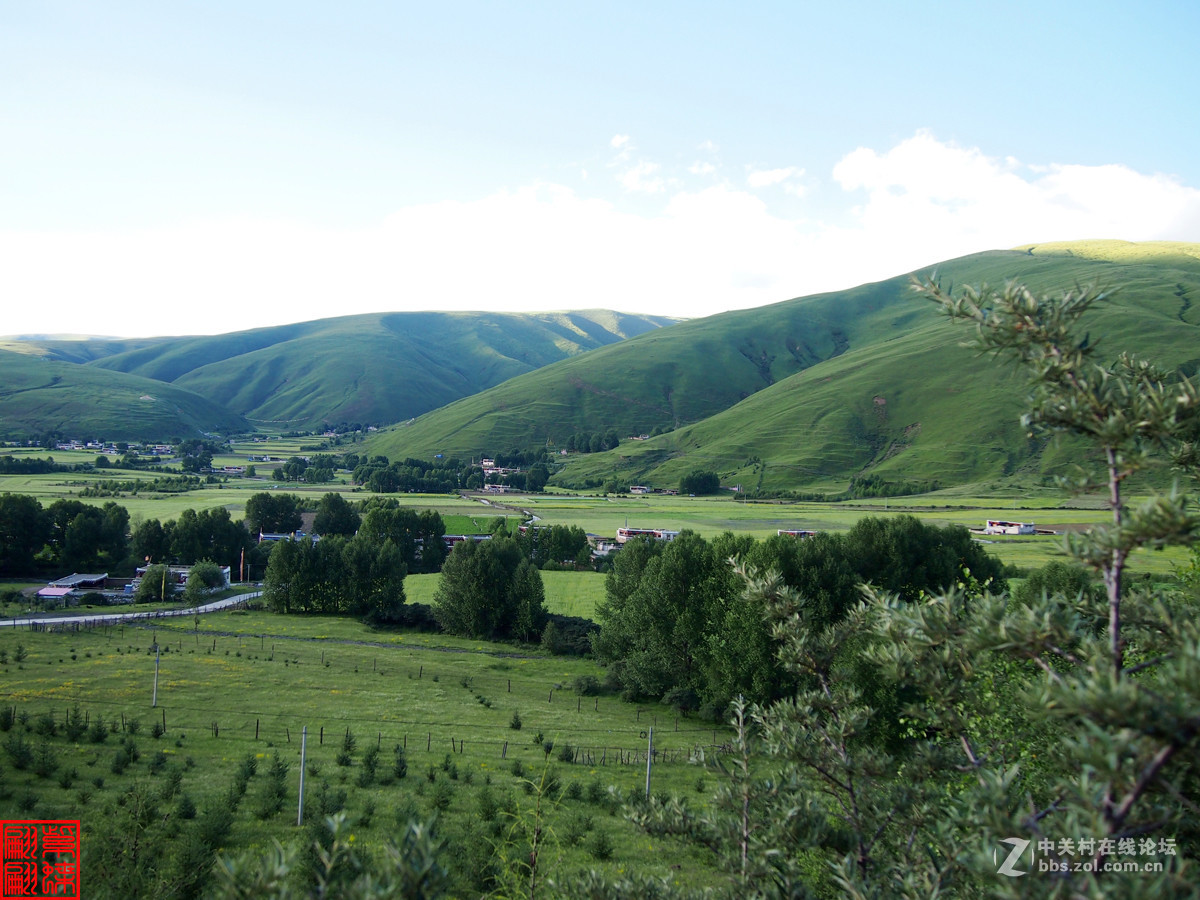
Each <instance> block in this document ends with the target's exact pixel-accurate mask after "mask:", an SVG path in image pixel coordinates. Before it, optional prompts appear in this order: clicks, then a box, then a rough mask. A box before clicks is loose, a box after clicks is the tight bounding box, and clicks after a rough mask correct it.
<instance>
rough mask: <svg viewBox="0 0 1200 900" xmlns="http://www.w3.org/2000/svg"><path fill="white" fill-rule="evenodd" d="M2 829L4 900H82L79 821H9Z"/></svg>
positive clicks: (0, 856)
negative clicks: (80, 888) (80, 891)
mask: <svg viewBox="0 0 1200 900" xmlns="http://www.w3.org/2000/svg"><path fill="white" fill-rule="evenodd" d="M0 829H2V830H3V846H2V847H0V864H2V865H3V870H4V871H3V884H2V885H0V900H30V898H33V900H48V898H60V900H61V898H67V900H79V822H78V821H76V820H73V819H28V820H24V821H20V820H11V819H6V820H4V821H2V822H0Z"/></svg>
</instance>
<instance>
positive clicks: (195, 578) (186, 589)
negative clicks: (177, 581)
mask: <svg viewBox="0 0 1200 900" xmlns="http://www.w3.org/2000/svg"><path fill="white" fill-rule="evenodd" d="M223 587H225V573H224V572H222V571H221V567H220V566H218V565H217V564H216V563H215V562H213V561H212V560H208V559H206V560H201V561H200V562H198V563H196V564H195V565H194V566H192V567H191V569H189V570H188V577H187V582H186V583H185V584H184V586H183V599H184V602H186V603H191V604H199V603H203V602H204V599H205V598H206V597H207V596H208V594H209V593H210V592H211V591H215V590H218V589H220V588H223Z"/></svg>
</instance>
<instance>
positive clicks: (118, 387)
mask: <svg viewBox="0 0 1200 900" xmlns="http://www.w3.org/2000/svg"><path fill="white" fill-rule="evenodd" d="M250 429H251V426H250V424H249V423H248V422H247V421H246V420H245V419H244V418H242V417H241V416H239V415H237V414H236V413H231V412H230V411H229V410H227V409H225V408H224V407H222V406H220V405H218V404H216V403H213V402H212V401H210V400H207V399H205V398H204V397H201V396H199V395H197V394H194V393H192V392H190V391H186V390H183V389H181V388H178V387H175V386H173V385H169V384H163V383H162V382H159V381H152V380H151V379H149V378H140V377H138V376H136V375H126V374H124V373H121V372H105V371H102V370H100V369H94V368H92V367H90V366H81V365H77V364H75V363H69V362H61V361H58V360H54V359H47V358H44V357H39V356H34V355H30V354H27V353H12V352H10V351H7V350H0V434H2V435H3V436H4V437H5V438H7V439H19V438H31V437H36V436H38V435H41V434H44V433H45V432H47V431H49V430H60V431H62V432H63V433H64V434H67V435H70V436H73V437H94V438H103V439H107V440H161V439H165V438H170V437H181V438H188V437H198V436H199V435H200V434H201V433H202V432H224V433H229V432H240V431H248V430H250Z"/></svg>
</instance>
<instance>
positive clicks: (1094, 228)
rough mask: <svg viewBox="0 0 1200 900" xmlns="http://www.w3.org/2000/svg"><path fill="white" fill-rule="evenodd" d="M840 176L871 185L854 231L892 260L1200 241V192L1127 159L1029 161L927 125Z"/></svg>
mask: <svg viewBox="0 0 1200 900" xmlns="http://www.w3.org/2000/svg"><path fill="white" fill-rule="evenodd" d="M833 175H834V178H835V180H836V181H837V182H838V183H839V184H841V186H842V187H843V188H845V189H846V190H848V191H854V192H863V193H865V199H864V202H862V203H861V205H859V206H857V207H855V209H854V214H853V219H854V221H855V222H856V227H855V228H854V229H853V230H854V231H856V232H857V233H860V234H862V235H863V236H864V237H866V238H867V239H868V240H871V241H873V242H877V243H878V245H879V246H880V248H881V251H882V253H883V255H884V257H885V258H887V259H896V260H899V259H901V258H902V259H912V258H914V257H915V256H916V254H918V253H921V252H923V254H924V255H925V256H926V257H927V261H929V262H933V261H935V260H938V259H944V258H948V257H951V256H957V255H962V254H966V253H972V252H975V251H978V250H983V249H992V248H997V247H1011V246H1015V245H1018V244H1025V243H1034V242H1043V241H1053V240H1074V239H1084V238H1106V237H1111V238H1119V239H1123V240H1133V241H1139V240H1200V191H1197V190H1196V189H1195V188H1191V187H1187V186H1185V185H1181V184H1179V183H1178V182H1177V181H1175V180H1173V179H1170V178H1167V177H1165V176H1162V175H1145V174H1142V173H1140V172H1135V171H1133V170H1132V169H1129V168H1127V167H1125V166H1119V165H1105V166H1078V165H1062V164H1050V165H1044V166H1038V167H1031V166H1022V165H1021V164H1020V163H1019V162H1018V161H1017V160H1014V159H1012V158H1011V157H1008V158H1005V159H998V158H992V157H988V156H986V155H985V154H984V153H982V152H981V151H980V150H978V149H975V148H963V147H958V146H956V145H954V144H950V143H942V142H939V141H938V140H937V139H936V138H934V137H933V135H932V134H930V133H928V132H919V133H918V134H916V135H915V136H914V137H912V138H910V139H908V140H906V141H902V142H901V143H900V144H898V145H896V146H895V147H893V148H892V149H890V150H888V151H886V152H884V153H877V152H876V151H874V150H871V149H867V148H859V149H857V150H855V151H853V152H852V153H850V154H848V155H847V156H846V157H845V158H843V159H842V161H841V162H839V163H838V164H837V166H835V167H834V170H833ZM889 248H890V249H889Z"/></svg>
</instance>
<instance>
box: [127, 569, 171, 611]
mask: <svg viewBox="0 0 1200 900" xmlns="http://www.w3.org/2000/svg"><path fill="white" fill-rule="evenodd" d="M133 599H134V600H135V601H136V602H138V603H153V602H155V601H161V600H173V599H175V577H174V576H173V575H172V574H171V573H170V571H169V570H168V569H167V567H166V566H165V565H154V566H150V567H149V568H148V569H146V571H145V573H144V574H143V575H142V580H141V582H140V583H139V584H138V587H137V591H136V592H135V593H134V597H133Z"/></svg>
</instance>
